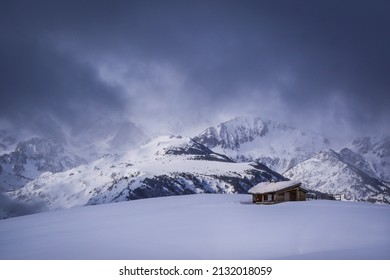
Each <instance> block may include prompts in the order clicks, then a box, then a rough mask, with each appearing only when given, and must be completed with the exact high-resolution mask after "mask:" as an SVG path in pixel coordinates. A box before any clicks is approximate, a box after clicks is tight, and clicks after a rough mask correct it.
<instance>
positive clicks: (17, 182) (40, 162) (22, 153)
mask: <svg viewBox="0 0 390 280" xmlns="http://www.w3.org/2000/svg"><path fill="white" fill-rule="evenodd" d="M84 163H86V161H85V160H84V159H82V158H80V157H78V156H76V155H74V154H72V153H70V152H69V151H67V150H66V149H65V148H64V147H63V146H62V145H61V144H59V143H55V142H53V141H51V140H48V139H42V138H36V137H34V138H31V139H28V140H26V141H23V142H20V143H18V144H17V146H16V148H15V150H14V151H13V152H11V153H9V154H3V155H1V156H0V192H4V191H9V190H14V189H18V188H21V187H23V186H24V185H25V184H26V183H28V182H30V181H32V180H34V179H35V178H37V177H38V176H39V175H40V174H42V173H44V172H47V171H50V172H53V173H54V172H61V171H64V170H68V169H70V168H74V167H76V166H79V165H80V164H84Z"/></svg>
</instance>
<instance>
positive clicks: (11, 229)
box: [0, 194, 390, 259]
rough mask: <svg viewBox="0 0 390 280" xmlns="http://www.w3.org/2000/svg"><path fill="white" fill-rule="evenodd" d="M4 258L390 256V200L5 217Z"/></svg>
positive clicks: (142, 207) (242, 199)
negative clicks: (376, 202)
mask: <svg viewBox="0 0 390 280" xmlns="http://www.w3.org/2000/svg"><path fill="white" fill-rule="evenodd" d="M0 248H1V250H0V259H390V206H388V205H374V204H369V203H361V202H339V201H305V202H286V203H280V204H276V205H255V204H252V203H251V197H250V195H233V194H230V195H227V194H225V195H221V194H218V195H217V194H199V195H187V196H172V197H164V198H152V199H142V200H136V201H128V202H119V203H113V204H105V205H95V206H88V207H78V208H72V209H67V210H60V211H53V212H47V213H39V214H34V215H27V216H21V217H16V218H10V219H6V220H0Z"/></svg>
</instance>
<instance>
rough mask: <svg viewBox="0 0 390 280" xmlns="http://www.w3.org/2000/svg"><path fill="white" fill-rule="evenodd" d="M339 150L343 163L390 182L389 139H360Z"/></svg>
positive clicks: (383, 137)
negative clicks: (345, 162) (342, 156)
mask: <svg viewBox="0 0 390 280" xmlns="http://www.w3.org/2000/svg"><path fill="white" fill-rule="evenodd" d="M347 148H348V150H349V151H348V150H344V149H343V150H341V151H340V153H341V154H343V155H345V157H344V158H343V160H344V161H347V162H348V163H350V164H353V165H355V166H357V167H358V168H360V169H361V170H362V171H364V172H366V173H367V174H369V175H370V176H373V177H376V178H379V179H380V180H385V181H390V137H389V136H382V137H379V136H375V137H360V138H357V139H355V140H354V141H352V142H351V143H350V144H349V145H347Z"/></svg>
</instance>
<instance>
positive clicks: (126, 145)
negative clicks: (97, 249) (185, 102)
mask: <svg viewBox="0 0 390 280" xmlns="http://www.w3.org/2000/svg"><path fill="white" fill-rule="evenodd" d="M50 127H52V128H56V129H57V128H58V126H56V125H50ZM50 135H51V138H50V139H47V138H44V137H32V138H29V139H27V140H24V141H19V139H17V137H12V133H9V132H7V131H4V130H3V131H2V132H1V133H0V147H1V148H2V150H0V152H1V153H2V154H1V153H0V195H1V196H4V197H6V199H7V203H5V204H4V205H8V206H7V207H8V208H9V209H15V207H9V205H12V202H15V203H17V204H18V205H30V204H31V205H36V204H39V205H43V206H44V209H46V210H52V209H60V208H69V207H74V206H83V205H92V204H101V203H110V202H117V201H124V200H132V199H139V198H148V197H157V196H168V195H179V194H193V193H246V192H247V190H248V189H249V188H250V187H252V186H253V185H255V184H257V183H258V182H263V181H268V180H276V181H277V180H288V179H293V180H299V181H301V182H302V183H303V186H304V187H305V188H307V189H308V190H312V191H314V192H321V193H328V194H338V195H340V197H341V199H343V200H359V201H369V202H381V203H382V202H384V203H389V202H390V191H389V189H390V183H389V179H390V174H389V166H390V137H361V138H357V139H355V140H353V141H351V142H350V143H347V144H346V145H344V146H343V147H342V148H341V149H340V148H338V149H337V148H335V146H336V145H335V143H333V141H332V139H327V138H325V137H323V136H321V135H319V134H317V133H314V132H311V131H303V130H300V129H297V128H294V127H290V126H287V125H285V124H280V123H276V122H273V121H271V120H265V119H262V118H260V117H248V116H246V117H236V118H234V119H232V120H229V121H226V122H224V123H221V124H219V125H217V126H215V127H210V128H207V129H206V130H205V131H203V132H202V133H199V134H198V135H195V136H193V137H191V138H188V137H180V136H162V137H158V138H155V139H150V138H149V137H148V136H147V135H146V134H145V133H143V131H142V130H141V129H140V128H138V127H137V126H136V125H135V124H134V123H132V122H128V121H125V122H115V121H112V120H102V121H101V122H97V123H95V124H93V125H91V126H90V127H89V128H88V129H84V130H83V129H81V128H73V129H71V130H67V132H59V131H55V133H51V134H50ZM53 135H60V136H59V137H60V139H55V137H52V136H53ZM18 141H19V142H18ZM12 149H14V150H12ZM0 199H1V197H0ZM16 208H17V207H16ZM34 209H36V208H34ZM34 211H36V210H34ZM11 212H12V211H7V209H0V216H1V215H2V216H3V217H9V216H14V215H18V214H17V213H11ZM14 212H15V211H14ZM24 212H25V211H24ZM24 212H23V213H24ZM1 213H3V214H1Z"/></svg>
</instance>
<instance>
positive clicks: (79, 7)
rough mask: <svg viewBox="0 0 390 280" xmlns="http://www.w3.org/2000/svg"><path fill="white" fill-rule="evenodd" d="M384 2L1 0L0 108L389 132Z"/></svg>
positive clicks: (140, 120)
mask: <svg viewBox="0 0 390 280" xmlns="http://www.w3.org/2000/svg"><path fill="white" fill-rule="evenodd" d="M389 14H390V2H389V1H375V0H368V1H358V0H351V1H350V0H346V1H340V0H338V1H333V0H328V1H313V0H311V1H309V0H308V1H298V0H297V1H290V0H285V1H278V0H272V1H261V0H258V1H243V0H239V1H238V0H237V1H215V0H209V1H200V0H199V1H185V0H183V1H148V0H142V1H119V0H117V1H112V0H111V1H92V0H91V1H69V0H67V1H17V0H16V1H15V0H13V1H1V8H0V94H1V102H0V119H1V120H2V121H3V122H4V121H8V122H12V123H14V124H17V125H19V127H20V126H21V125H26V126H28V125H31V123H33V122H34V121H35V120H36V119H39V118H40V117H42V116H47V115H49V116H52V117H54V118H56V119H57V120H59V121H60V122H63V123H64V124H67V125H70V126H74V125H75V124H77V123H88V122H89V121H92V120H94V119H96V118H99V117H110V118H122V119H129V120H132V121H134V122H135V123H136V124H138V125H139V126H141V127H143V128H144V129H146V130H147V131H148V132H153V133H157V132H164V133H165V132H171V133H182V134H191V133H195V132H196V133H197V132H200V131H201V130H203V129H204V128H206V127H207V126H209V125H216V124H217V123H219V122H221V121H225V120H228V119H229V118H231V117H234V116H236V115H242V114H256V115H259V116H262V117H264V118H268V119H274V120H277V121H281V122H286V123H288V124H291V125H295V126H297V127H300V128H308V129H313V130H317V131H318V132H324V133H326V134H327V135H328V136H329V135H332V134H348V135H349V134H355V135H356V134H381V133H389V127H390V126H389V124H388V122H389V120H390V110H389V108H390V77H389V73H390V69H389V68H390V51H389V50H390V16H389Z"/></svg>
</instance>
